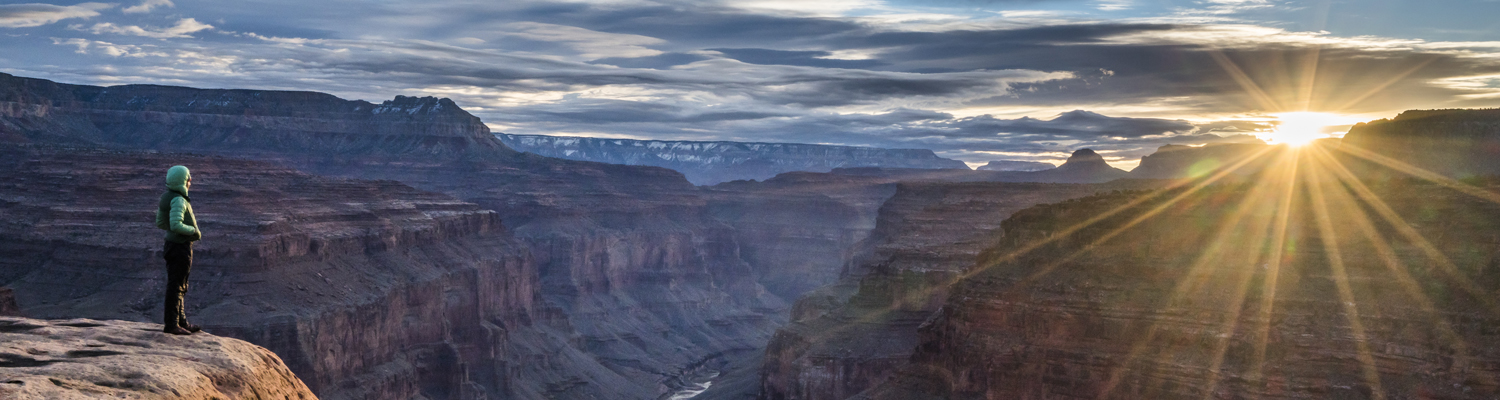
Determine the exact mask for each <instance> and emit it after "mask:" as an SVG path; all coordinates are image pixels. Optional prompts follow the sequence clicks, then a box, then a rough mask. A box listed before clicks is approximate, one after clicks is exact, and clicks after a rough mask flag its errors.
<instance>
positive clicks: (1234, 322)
mask: <svg viewBox="0 0 1500 400" xmlns="http://www.w3.org/2000/svg"><path fill="white" fill-rule="evenodd" d="M1291 158H1295V157H1291ZM1294 163H1295V161H1285V160H1283V161H1282V162H1279V163H1277V164H1275V165H1276V166H1277V167H1278V169H1290V167H1289V165H1290V164H1294ZM1265 176H1266V177H1270V176H1271V174H1266V175H1265ZM1275 183H1279V182H1278V181H1275V180H1273V179H1262V180H1261V181H1260V182H1259V183H1258V184H1257V185H1256V187H1255V188H1254V189H1252V190H1251V191H1250V193H1249V194H1248V195H1247V196H1248V198H1247V200H1246V202H1245V204H1242V207H1244V208H1245V209H1246V211H1247V212H1249V211H1254V209H1256V208H1257V207H1260V206H1265V205H1269V204H1268V203H1271V202H1272V201H1273V200H1272V197H1270V196H1266V195H1267V194H1269V193H1266V192H1267V191H1270V190H1274V189H1272V187H1273V186H1275V187H1277V188H1280V186H1279V185H1275ZM1278 197H1279V196H1278ZM1252 201H1253V202H1254V203H1250V202H1252ZM1272 212H1273V214H1272V215H1271V216H1266V217H1263V218H1255V219H1253V220H1252V221H1251V223H1250V227H1249V228H1248V229H1245V231H1248V232H1250V233H1251V236H1250V238H1248V240H1245V241H1242V242H1239V243H1238V244H1242V245H1248V246H1246V247H1245V248H1248V249H1252V251H1254V252H1255V253H1256V254H1257V255H1258V256H1259V255H1262V249H1263V248H1264V247H1265V245H1266V237H1267V236H1268V234H1269V232H1268V231H1269V230H1270V228H1271V226H1272V220H1273V219H1274V217H1275V216H1276V214H1280V213H1281V212H1282V210H1281V209H1272ZM1224 239H1226V237H1225V236H1220V237H1218V238H1216V239H1215V240H1216V241H1222V240H1224ZM1271 247H1273V248H1276V247H1280V244H1279V243H1275V242H1272V243H1271ZM1247 256H1248V255H1247ZM1266 257H1269V255H1267V256H1266ZM1261 261H1265V258H1264V257H1255V258H1250V257H1245V258H1243V259H1242V262H1240V263H1236V262H1233V261H1230V262H1228V263H1227V264H1228V265H1235V264H1239V265H1238V266H1237V267H1236V268H1234V271H1233V272H1234V273H1233V275H1234V276H1233V277H1232V278H1231V279H1232V281H1234V282H1236V283H1235V284H1234V287H1233V289H1232V292H1231V294H1230V297H1229V299H1230V304H1229V306H1228V308H1227V311H1228V313H1227V314H1226V315H1225V316H1224V318H1223V320H1222V321H1221V322H1220V325H1221V328H1220V335H1219V338H1218V341H1217V342H1216V343H1215V344H1214V350H1213V359H1212V361H1211V362H1210V363H1209V365H1208V370H1207V371H1208V376H1207V377H1206V379H1205V381H1206V383H1207V385H1206V387H1207V390H1205V391H1204V393H1203V399H1205V400H1207V399H1210V398H1212V397H1213V394H1214V390H1213V389H1214V388H1215V387H1217V386H1218V384H1219V380H1220V376H1221V375H1222V373H1223V372H1222V371H1221V369H1222V368H1223V366H1224V356H1225V354H1226V353H1227V352H1228V350H1229V345H1230V342H1231V341H1232V340H1233V338H1234V334H1235V332H1236V331H1237V330H1238V329H1239V322H1240V315H1241V314H1242V313H1243V312H1244V304H1245V300H1246V297H1245V296H1246V295H1247V294H1248V291H1249V290H1250V281H1251V278H1252V277H1253V276H1254V275H1255V265H1256V264H1258V263H1260V262H1261ZM1200 284H1201V283H1200ZM1193 290H1197V289H1196V288H1195V289H1193Z"/></svg>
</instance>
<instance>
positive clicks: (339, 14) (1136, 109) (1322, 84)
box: [0, 0, 1500, 169]
mask: <svg viewBox="0 0 1500 400" xmlns="http://www.w3.org/2000/svg"><path fill="white" fill-rule="evenodd" d="M1496 15H1500V1H1496V0H1466V1H1455V0H1427V1H1416V0H1369V1H1347V0H1336V1H1329V0H1308V1H1301V0H1288V1H1282V0H1203V1H1194V0H993V1H984V0H927V1H907V0H886V1H881V0H828V1H792V0H756V1H724V2H716V1H671V0H667V1H652V0H589V1H576V2H564V1H542V2H532V1H526V0H517V1H425V2H411V1H401V2H385V1H366V2H347V1H323V0H320V1H307V0H298V1H247V2H221V1H188V0H176V1H174V0H144V1H142V0H128V1H126V2H120V3H93V2H90V3H55V4H53V3H21V2H9V1H0V72H6V73H11V74H15V75H20V76H27V77H37V78H45V79H51V80H56V81H60V82H66V83H82V84H98V85H114V84H126V83H155V84H171V85H185V86H194V87H210V88H254V89H282V90H312V91H320V92H328V93H333V94H335V95H338V96H342V97H346V98H354V99H365V100H369V101H372V102H380V101H382V100H385V99H390V98H392V97H394V96H396V95H398V94H400V95H424V96H425V95H431V96H441V97H450V98H453V99H454V100H455V101H457V102H458V103H459V104H460V105H461V106H463V107H464V108H465V109H467V110H468V111H470V112H472V113H474V114H475V115H478V116H479V117H480V118H483V119H484V121H485V122H487V123H488V124H490V126H491V128H493V129H494V130H496V131H502V132H509V133H520V134H552V135H579V136H599V137H626V138H654V139H686V140H715V139H725V140H739V141H768V142H797V143H826V144H846V145H867V146H879V147H894V148H928V149H932V150H934V151H937V152H938V153H939V154H940V155H942V156H946V157H950V158H956V159H960V160H964V161H967V162H970V163H974V164H982V163H984V162H986V161H989V160H999V159H1011V160H1050V161H1053V162H1057V161H1060V160H1061V158H1063V157H1065V156H1066V154H1067V153H1068V152H1070V151H1071V150H1073V149H1077V148H1082V147H1090V148H1093V149H1095V150H1098V151H1099V152H1100V153H1102V154H1104V155H1105V156H1106V158H1107V159H1109V160H1110V161H1111V163H1112V164H1115V165H1116V166H1119V167H1122V168H1126V169H1129V168H1132V167H1134V166H1135V163H1137V162H1138V161H1139V158H1140V157H1141V156H1142V155H1145V154H1149V153H1150V152H1151V151H1152V150H1153V149H1155V148H1156V147H1157V146H1160V145H1163V144H1167V143H1175V144H1203V143H1210V142H1222V141H1247V140H1249V141H1254V140H1260V139H1258V138H1264V137H1269V136H1268V132H1270V131H1271V130H1273V129H1275V126H1276V125H1277V124H1278V123H1279V121H1284V120H1285V118H1284V116H1285V115H1286V114H1283V113H1288V112H1303V111H1310V112H1319V113H1326V114H1319V115H1321V116H1322V117H1323V119H1321V120H1320V121H1327V123H1328V124H1333V125H1332V126H1330V127H1328V128H1327V129H1326V130H1327V131H1329V132H1333V133H1337V132H1342V130H1341V129H1347V126H1346V125H1347V124H1350V123H1353V122H1357V121H1365V120H1370V119H1378V118H1386V117H1391V116H1394V115H1395V114H1396V113H1398V112H1400V111H1401V110H1405V109H1414V108H1474V107H1496V106H1497V105H1500V19H1496V18H1494V16H1496ZM1296 115H1302V114H1296Z"/></svg>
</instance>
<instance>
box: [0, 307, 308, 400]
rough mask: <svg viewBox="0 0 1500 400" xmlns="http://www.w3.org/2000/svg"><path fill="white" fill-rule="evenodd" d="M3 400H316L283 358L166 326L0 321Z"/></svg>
mask: <svg viewBox="0 0 1500 400" xmlns="http://www.w3.org/2000/svg"><path fill="white" fill-rule="evenodd" d="M0 398H5V399H18V400H22V399H97V398H129V399H316V398H317V397H316V396H314V395H313V393H312V391H310V390H308V389H307V385H304V384H303V383H302V381H301V380H299V379H297V377H296V375H293V374H292V372H291V371H290V370H288V369H287V367H286V364H284V363H282V362H281V358H279V357H276V354H274V353H271V351H269V350H266V349H265V348H262V347H260V346H256V345H253V344H250V343H246V342H244V341H241V340H238V339H231V338H226V337H219V336H214V335H211V334H208V333H205V332H199V333H197V334H194V335H191V336H174V335H168V334H165V333H162V332H161V325H160V324H147V323H140V322H127V321H99V320H91V319H71V320H39V319H28V318H16V317H0Z"/></svg>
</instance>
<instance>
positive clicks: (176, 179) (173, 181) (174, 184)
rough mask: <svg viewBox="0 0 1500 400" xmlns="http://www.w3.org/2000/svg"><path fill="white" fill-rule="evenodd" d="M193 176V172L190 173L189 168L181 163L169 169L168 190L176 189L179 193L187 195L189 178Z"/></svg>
mask: <svg viewBox="0 0 1500 400" xmlns="http://www.w3.org/2000/svg"><path fill="white" fill-rule="evenodd" d="M191 176H192V174H189V173H188V168H187V167H184V166H181V165H178V166H174V167H172V169H168V170H167V190H172V191H176V192H177V193H182V195H183V196H187V194H188V190H187V180H188V177H191Z"/></svg>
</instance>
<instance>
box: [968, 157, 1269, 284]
mask: <svg viewBox="0 0 1500 400" xmlns="http://www.w3.org/2000/svg"><path fill="white" fill-rule="evenodd" d="M1273 149H1275V148H1274V147H1270V146H1267V147H1266V148H1263V149H1261V150H1258V151H1256V152H1254V153H1251V154H1248V155H1245V156H1244V157H1243V158H1242V159H1240V160H1238V161H1236V162H1234V163H1233V164H1230V165H1229V166H1228V167H1225V168H1223V169H1221V170H1219V171H1218V172H1215V173H1214V174H1213V175H1210V176H1208V177H1207V178H1205V179H1202V180H1198V181H1191V180H1184V181H1179V182H1177V183H1174V184H1173V185H1171V186H1169V187H1167V188H1164V189H1159V190H1156V191H1155V192H1153V193H1151V194H1149V195H1146V196H1141V197H1137V198H1135V199H1132V200H1130V201H1129V202H1126V203H1125V204H1123V205H1121V206H1119V207H1115V208H1113V209H1111V210H1109V211H1106V212H1104V213H1100V214H1099V215H1095V216H1093V217H1091V218H1089V219H1088V220H1085V221H1083V222H1081V223H1078V224H1075V225H1073V226H1071V227H1068V228H1066V229H1063V230H1061V231H1058V232H1056V233H1053V234H1052V236H1049V237H1048V238H1046V239H1043V240H1039V241H1035V242H1031V243H1028V244H1026V245H1025V246H1022V247H1021V248H1020V249H1017V250H1015V251H1012V252H1010V253H1007V254H1005V255H1003V256H1001V257H998V258H996V259H995V261H993V262H991V264H998V263H1001V262H1004V261H1008V260H1012V259H1015V258H1016V257H1019V256H1021V255H1022V254H1026V253H1029V252H1031V251H1033V250H1036V249H1037V248H1040V247H1041V246H1045V245H1047V244H1050V243H1052V242H1054V241H1057V240H1058V239H1062V238H1064V237H1067V236H1068V235H1072V234H1073V233H1075V232H1078V231H1079V230H1082V229H1083V228H1087V227H1089V226H1092V225H1094V224H1097V223H1099V221H1103V220H1105V219H1107V218H1109V217H1113V216H1115V215H1116V214H1119V213H1121V212H1124V211H1125V210H1128V209H1131V208H1133V207H1135V206H1137V205H1140V204H1141V203H1145V202H1146V201H1149V200H1151V199H1154V198H1156V197H1157V196H1160V195H1162V194H1165V193H1168V192H1171V191H1172V190H1174V189H1175V188H1179V187H1182V186H1184V185H1186V184H1188V183H1191V182H1196V184H1195V185H1193V186H1192V187H1189V188H1188V189H1186V190H1183V191H1182V193H1179V194H1177V195H1176V196H1173V197H1172V198H1171V199H1169V200H1166V201H1165V202H1163V203H1162V204H1160V205H1158V206H1156V207H1155V208H1153V209H1152V210H1151V211H1147V212H1146V213H1144V214H1142V215H1140V216H1137V217H1136V218H1134V219H1132V220H1131V221H1130V222H1127V223H1125V224H1124V225H1123V226H1121V227H1119V228H1116V229H1114V230H1113V231H1111V232H1109V233H1106V234H1105V235H1104V236H1101V239H1100V240H1107V239H1109V238H1112V237H1114V235H1118V234H1119V233H1120V232H1123V231H1124V230H1125V229H1128V228H1130V227H1132V226H1135V225H1136V224H1139V223H1140V222H1141V221H1145V220H1146V219H1149V218H1150V217H1153V216H1155V215H1156V214H1160V213H1161V212H1162V211H1164V210H1166V209H1167V208H1170V207H1172V205H1174V204H1177V202H1180V201H1182V200H1183V199H1185V198H1188V197H1189V196H1192V195H1193V194H1194V193H1197V192H1198V191H1200V190H1203V188H1205V187H1208V186H1209V185H1212V184H1214V182H1218V181H1219V180H1221V179H1223V178H1224V177H1226V176H1229V175H1230V174H1233V173H1235V172H1237V171H1239V169H1240V168H1243V167H1244V166H1245V165H1247V164H1249V163H1251V162H1253V161H1255V160H1258V159H1260V157H1263V156H1265V155H1267V154H1268V153H1270V152H1271V151H1272V150H1273ZM1100 240H1095V242H1096V243H1097V242H1099V241H1100ZM1058 264H1060V263H1051V264H1049V265H1048V266H1045V267H1043V268H1041V269H1040V270H1038V271H1037V272H1035V273H1033V274H1032V276H1033V277H1041V276H1042V275H1046V274H1047V273H1050V272H1051V271H1052V269H1053V268H1055V267H1056V266H1057V265H1058ZM982 269H983V268H975V269H974V270H972V271H969V272H968V273H966V274H965V276H972V275H973V274H977V273H979V271H980V270H982ZM1028 280H1030V279H1028Z"/></svg>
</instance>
